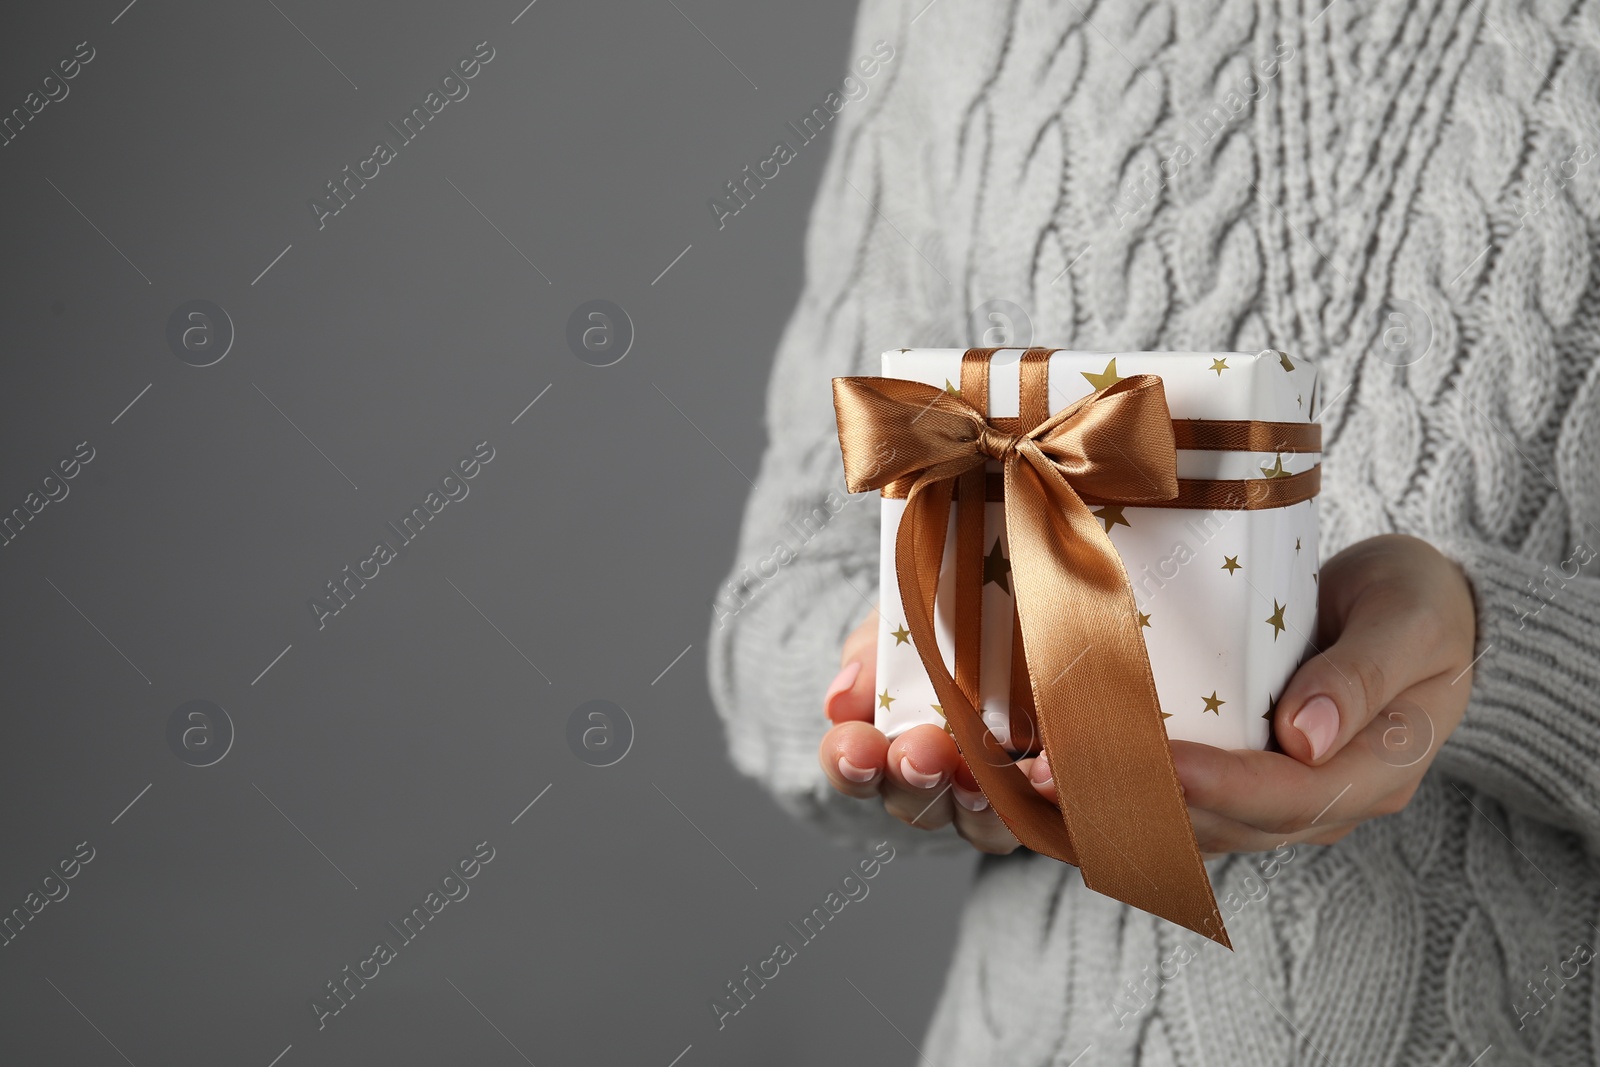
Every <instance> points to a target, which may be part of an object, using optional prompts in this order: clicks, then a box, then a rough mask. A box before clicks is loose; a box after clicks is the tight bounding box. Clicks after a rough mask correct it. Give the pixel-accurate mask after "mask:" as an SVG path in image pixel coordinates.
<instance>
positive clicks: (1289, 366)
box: [1278, 352, 1294, 370]
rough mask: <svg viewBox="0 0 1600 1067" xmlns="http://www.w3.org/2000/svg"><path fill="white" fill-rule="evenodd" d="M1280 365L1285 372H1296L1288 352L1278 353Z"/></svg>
mask: <svg viewBox="0 0 1600 1067" xmlns="http://www.w3.org/2000/svg"><path fill="white" fill-rule="evenodd" d="M1278 363H1279V365H1281V366H1282V367H1283V369H1284V370H1294V364H1293V363H1290V362H1289V353H1287V352H1279V353H1278Z"/></svg>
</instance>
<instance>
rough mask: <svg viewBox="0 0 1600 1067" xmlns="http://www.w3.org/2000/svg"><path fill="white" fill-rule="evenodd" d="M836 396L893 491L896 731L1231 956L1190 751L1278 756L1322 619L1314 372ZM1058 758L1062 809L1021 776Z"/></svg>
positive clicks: (888, 637) (1024, 370)
mask: <svg viewBox="0 0 1600 1067" xmlns="http://www.w3.org/2000/svg"><path fill="white" fill-rule="evenodd" d="M882 360H883V363H882V366H883V376H882V377H877V378H836V379H834V383H833V386H834V406H835V410H836V414H837V416H838V422H839V440H840V448H841V452H842V455H843V458H844V464H845V473H846V482H847V485H848V486H849V488H850V489H851V491H852V492H858V491H862V490H865V489H879V490H881V492H882V496H883V501H882V509H883V510H882V518H883V522H882V572H881V581H880V603H879V620H880V624H879V627H880V628H879V633H878V662H877V684H878V687H879V693H878V708H877V713H876V721H877V725H878V727H879V728H880V729H881V730H883V732H884V733H885V734H887V735H889V736H891V737H893V736H895V735H898V734H900V733H903V732H904V731H906V730H908V729H910V728H911V727H913V726H916V725H919V724H924V723H926V724H932V725H942V726H943V727H944V728H945V729H947V730H948V731H949V732H950V733H951V734H952V736H953V737H954V738H955V741H956V744H957V745H958V747H959V748H960V750H961V753H962V756H963V757H964V759H965V760H966V762H967V764H968V766H969V767H971V768H972V771H973V773H974V775H975V777H976V778H977V780H978V784H979V786H980V788H981V789H982V790H983V791H984V794H985V795H986V796H987V797H988V798H989V800H990V802H991V803H992V804H993V806H994V810H995V812H996V814H998V815H999V816H1000V818H1001V819H1002V820H1004V822H1005V823H1006V825H1007V826H1008V827H1009V828H1010V829H1011V831H1012V832H1013V833H1014V834H1015V835H1016V836H1017V838H1018V840H1020V841H1021V842H1022V844H1024V845H1025V846H1027V847H1028V848H1030V849H1033V850H1034V851H1036V852H1041V853H1044V854H1046V855H1050V856H1054V857H1055V858H1057V859H1060V860H1063V861H1065V862H1068V863H1074V864H1076V865H1077V866H1079V867H1080V869H1081V870H1082V873H1083V877H1084V881H1085V883H1086V884H1087V885H1088V886H1089V887H1090V888H1091V889H1095V890H1097V891H1100V892H1103V893H1106V894H1108V895H1111V896H1114V897H1116V898H1117V899H1119V900H1123V901H1125V902H1127V903H1129V904H1132V905H1134V906H1136V907H1139V908H1142V909H1144V910H1146V911H1149V912H1152V913H1153V914H1157V915H1161V916H1163V917H1165V918H1168V919H1170V920H1172V921H1173V922H1177V923H1179V924H1181V925H1184V926H1186V927H1188V928H1190V929H1192V930H1195V931H1197V932H1200V933H1202V934H1204V935H1205V936H1207V937H1210V938H1212V939H1213V940H1216V941H1218V942H1219V943H1221V944H1224V945H1227V944H1228V940H1227V934H1226V931H1225V930H1224V929H1223V928H1222V920H1221V915H1220V913H1218V911H1217V908H1216V902H1215V899H1214V897H1213V895H1212V893H1211V886H1210V882H1209V880H1208V878H1207V876H1206V873H1205V869H1204V867H1203V865H1202V863H1201V858H1200V854H1199V850H1198V847H1197V846H1196V844H1195V840H1194V833H1193V828H1192V826H1191V825H1190V823H1189V818H1188V813H1187V809H1186V808H1185V806H1184V802H1183V796H1182V791H1181V789H1180V787H1179V785H1178V780H1177V774H1176V771H1175V769H1174V767H1173V763H1172V756H1171V751H1170V748H1169V747H1168V740H1169V739H1170V738H1179V739H1183V740H1189V741H1198V742H1202V743H1206V744H1211V745H1216V746H1221V747H1230V748H1256V749H1259V748H1264V747H1265V746H1266V745H1267V743H1268V739H1269V737H1270V735H1271V715H1272V709H1273V706H1274V703H1275V701H1276V699H1277V696H1278V695H1279V694H1280V693H1281V692H1282V690H1283V687H1284V685H1285V683H1286V682H1287V681H1288V679H1289V677H1290V676H1291V675H1292V673H1293V672H1294V669H1295V667H1296V666H1297V665H1298V664H1299V663H1300V661H1301V660H1302V658H1303V657H1304V656H1305V655H1306V653H1307V651H1308V650H1309V648H1310V647H1311V640H1312V635H1313V633H1314V626H1315V621H1316V597H1317V545H1316V528H1317V520H1316V500H1315V497H1316V494H1317V491H1318V489H1319V485H1320V472H1321V468H1320V464H1319V460H1320V449H1321V431H1320V427H1318V426H1317V425H1316V424H1315V422H1314V421H1312V420H1313V415H1312V413H1313V412H1314V411H1315V410H1316V403H1317V396H1316V385H1317V382H1316V371H1315V368H1314V367H1313V366H1312V365H1311V364H1310V363H1308V362H1306V361H1304V360H1300V359H1297V358H1292V357H1291V356H1290V355H1288V354H1286V353H1283V352H1276V351H1268V352H1262V353H1259V354H1255V355H1250V354H1246V353H1238V352H1208V353H1186V352H1163V353H1153V352H1114V353H1113V352H1100V353H1081V352H1064V351H1056V350H1051V349H1040V348H1034V349H1028V350H1026V351H1023V350H1015V349H967V350H961V349H900V350H896V351H891V352H886V353H884V354H883V357H882ZM1037 751H1043V752H1045V753H1046V754H1048V756H1049V758H1050V765H1051V768H1052V770H1053V771H1054V778H1055V784H1056V792H1057V794H1058V800H1057V801H1056V803H1055V804H1051V803H1050V802H1048V801H1046V800H1044V799H1043V798H1041V797H1040V796H1039V795H1038V793H1037V792H1036V791H1035V790H1034V789H1033V787H1032V785H1031V784H1030V783H1029V782H1028V781H1027V780H1026V779H1025V777H1024V776H1023V775H1022V774H1021V772H1020V770H1018V768H1017V767H1016V762H1017V760H1018V759H1019V758H1020V757H1021V756H1022V755H1025V754H1028V753H1032V752H1037Z"/></svg>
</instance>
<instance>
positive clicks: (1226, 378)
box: [876, 348, 1321, 751]
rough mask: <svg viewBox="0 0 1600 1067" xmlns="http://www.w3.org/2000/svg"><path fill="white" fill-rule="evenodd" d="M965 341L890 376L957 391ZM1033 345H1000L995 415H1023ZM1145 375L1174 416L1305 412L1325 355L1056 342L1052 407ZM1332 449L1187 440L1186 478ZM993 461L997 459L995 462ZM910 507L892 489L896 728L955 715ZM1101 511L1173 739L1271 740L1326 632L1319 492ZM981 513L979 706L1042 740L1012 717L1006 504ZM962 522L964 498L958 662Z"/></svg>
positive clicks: (886, 723) (947, 626) (887, 357)
mask: <svg viewBox="0 0 1600 1067" xmlns="http://www.w3.org/2000/svg"><path fill="white" fill-rule="evenodd" d="M964 352H965V350H964V349H959V348H951V349H897V350H893V351H889V352H885V353H884V354H883V357H882V358H883V375H884V376H885V377H889V378H906V379H910V380H912V381H918V382H923V383H926V384H928V385H934V386H938V387H940V388H944V389H947V390H951V391H955V390H957V389H958V387H959V383H960V381H961V361H962V356H963V354H964ZM1021 356H1022V350H1021V349H1008V350H1003V351H1000V352H996V353H995V354H994V356H993V358H992V361H991V363H990V369H989V398H990V399H989V411H988V412H987V415H988V417H989V418H1006V417H1012V418H1014V417H1016V416H1017V414H1018V408H1019V404H1020V400H1019V397H1020V388H1021V375H1020V371H1019V367H1020V358H1021ZM1135 374H1154V375H1159V376H1160V377H1161V379H1162V383H1163V387H1164V389H1165V392H1166V397H1167V405H1168V408H1169V410H1170V412H1171V415H1172V418H1174V419H1218V420H1224V419H1225V420H1252V421H1259V422H1280V423H1291V422H1299V423H1307V422H1310V421H1312V415H1313V413H1314V412H1315V411H1316V407H1315V403H1316V400H1317V396H1316V369H1315V367H1314V366H1313V365H1312V364H1311V363H1309V362H1307V361H1305V360H1302V359H1299V358H1298V357H1290V356H1288V355H1285V354H1284V353H1281V352H1275V351H1267V352H1262V353H1259V354H1256V355H1247V354H1243V353H1238V352H1207V353H1199V352H1098V353H1086V352H1055V353H1053V354H1052V355H1051V356H1050V357H1049V409H1050V413H1051V414H1052V415H1053V414H1055V413H1056V412H1058V411H1060V410H1061V409H1062V408H1064V407H1066V406H1068V405H1069V404H1071V403H1073V402H1074V401H1076V400H1078V399H1080V398H1082V397H1084V396H1088V395H1089V394H1091V393H1093V392H1095V391H1096V390H1098V389H1100V388H1103V387H1104V386H1106V385H1109V384H1111V383H1112V382H1113V381H1115V380H1116V379H1118V378H1126V377H1130V376H1132V375H1135ZM1320 459H1321V456H1320V454H1319V453H1315V452H1278V453H1274V452H1221V451H1217V452H1211V451H1191V450H1180V451H1179V452H1178V453H1177V474H1178V477H1179V478H1203V479H1229V480H1238V479H1251V480H1254V479H1270V478H1273V477H1282V476H1284V475H1285V474H1297V473H1300V472H1302V471H1306V470H1309V469H1311V468H1312V467H1313V466H1315V465H1317V463H1318V462H1319V461H1320ZM989 469H990V470H991V471H998V470H999V469H1000V466H999V464H998V463H996V462H994V461H990V463H989ZM905 504H906V502H905V500H903V499H892V498H889V497H885V498H884V499H883V501H882V508H883V512H882V515H883V522H882V532H881V540H880V570H879V596H880V603H879V624H878V689H879V693H878V708H877V717H876V724H877V727H878V729H880V730H882V731H883V732H884V734H886V735H887V736H889V737H895V736H897V735H898V734H901V733H904V732H905V731H906V730H908V729H910V728H911V727H913V726H917V725H921V724H924V723H928V724H932V725H936V726H942V725H943V723H944V719H943V716H942V715H941V714H940V712H939V711H938V710H937V709H938V703H939V698H938V697H937V696H936V695H935V694H934V691H933V685H932V683H931V682H929V681H928V676H927V672H926V671H925V669H924V668H923V665H922V660H921V659H920V657H919V656H918V654H917V650H916V647H915V646H914V644H913V643H912V640H911V637H910V633H909V631H908V629H907V627H906V622H905V611H904V608H903V607H902V606H901V602H900V589H899V584H898V580H897V578H896V568H895V534H896V531H897V530H898V529H899V525H900V517H901V515H902V514H903V513H904V511H905ZM1094 510H1095V512H1096V513H1097V516H1098V517H1100V519H1101V521H1102V522H1103V523H1104V524H1105V526H1106V529H1107V533H1108V534H1109V536H1110V538H1111V542H1112V544H1113V546H1114V547H1115V548H1116V550H1117V553H1118V555H1119V556H1121V558H1122V563H1123V568H1124V570H1126V572H1127V574H1128V579H1129V581H1130V583H1131V584H1132V587H1133V593H1134V599H1135V601H1136V603H1137V605H1138V611H1139V614H1140V622H1141V626H1142V632H1143V634H1144V639H1145V647H1146V649H1147V650H1148V652H1149V656H1150V667H1151V671H1152V673H1153V675H1154V677H1155V685H1156V693H1157V695H1158V697H1159V698H1160V702H1161V713H1162V719H1163V722H1164V724H1165V725H1166V728H1167V736H1168V737H1169V738H1178V739H1181V740H1185V741H1198V742H1202V743H1204V744H1208V745H1215V746H1217V747H1220V748H1251V749H1261V748H1265V747H1266V746H1267V742H1268V739H1269V737H1270V736H1271V730H1272V724H1271V709H1272V708H1273V706H1274V704H1275V703H1276V701H1277V698H1278V696H1279V695H1280V694H1281V693H1282V692H1283V687H1284V685H1285V683H1286V682H1287V681H1288V680H1289V677H1290V676H1291V675H1292V674H1293V673H1294V670H1295V668H1296V667H1297V666H1298V665H1299V664H1300V662H1301V661H1302V660H1303V659H1304V658H1305V657H1306V656H1307V655H1308V654H1310V650H1311V647H1312V640H1313V638H1314V636H1315V625H1316V617H1317V612H1316V604H1317V567H1318V562H1317V501H1316V498H1315V497H1312V498H1311V499H1310V500H1305V501H1301V502H1300V503H1297V504H1291V505H1289V506H1287V507H1277V508H1261V509H1258V510H1220V509H1219V510H1202V509H1186V508H1155V507H1134V506H1125V507H1120V508H1118V507H1111V508H1100V507H1096V508H1094ZM984 512H985V517H984V526H985V530H984V554H985V557H986V563H985V568H984V572H985V581H984V584H983V616H982V651H981V669H980V672H979V695H980V697H981V705H980V708H979V710H980V712H981V714H982V716H983V720H984V722H985V724H987V725H988V727H989V729H990V730H991V732H993V733H994V735H995V738H996V739H997V740H998V741H999V742H1000V743H1001V744H1002V745H1004V746H1006V747H1007V748H1009V749H1012V750H1013V751H1025V750H1028V749H1036V748H1037V741H1036V740H1035V739H1034V738H1033V737H1032V734H1033V733H1035V732H1036V731H1033V730H1032V729H1031V724H1029V723H1027V722H1026V721H1019V722H1018V723H1016V724H1013V723H1012V721H1011V714H1010V689H1011V684H1012V662H1011V657H1012V648H1011V642H1012V635H1013V633H1014V625H1013V615H1014V610H1015V609H1014V604H1013V600H1012V594H1011V590H1010V582H1009V574H1008V572H1009V555H1010V551H1009V547H1008V544H1007V539H1006V530H1005V505H1004V503H1003V502H996V501H989V502H988V503H986V504H985V505H984ZM955 521H956V520H955V514H954V509H952V514H951V518H950V529H949V533H948V535H947V538H946V542H945V554H944V565H943V567H942V569H941V571H940V575H939V591H938V597H937V601H936V612H935V619H934V622H935V630H936V633H937V637H938V643H939V650H940V653H941V655H942V657H943V659H944V662H945V666H946V668H947V669H950V670H951V671H952V672H953V671H954V637H953V632H954V627H953V624H952V616H953V614H954V605H955V591H954V587H955V574H954V570H955V568H954V566H953V565H952V561H953V558H954V554H955V553H954V545H955ZM1069 677H1070V675H1069ZM1013 727H1015V729H1014V728H1013Z"/></svg>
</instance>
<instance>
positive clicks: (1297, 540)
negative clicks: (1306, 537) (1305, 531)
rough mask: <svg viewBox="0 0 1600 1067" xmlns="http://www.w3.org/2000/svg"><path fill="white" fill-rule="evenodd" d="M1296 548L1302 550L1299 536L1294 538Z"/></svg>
mask: <svg viewBox="0 0 1600 1067" xmlns="http://www.w3.org/2000/svg"><path fill="white" fill-rule="evenodd" d="M1294 550H1295V551H1296V552H1298V551H1300V538H1298V537H1296V538H1295V539H1294Z"/></svg>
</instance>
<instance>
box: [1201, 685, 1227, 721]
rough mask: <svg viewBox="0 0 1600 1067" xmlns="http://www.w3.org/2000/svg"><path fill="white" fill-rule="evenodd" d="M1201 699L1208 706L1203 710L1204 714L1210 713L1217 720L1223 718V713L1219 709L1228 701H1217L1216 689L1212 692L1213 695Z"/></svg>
mask: <svg viewBox="0 0 1600 1067" xmlns="http://www.w3.org/2000/svg"><path fill="white" fill-rule="evenodd" d="M1200 699H1201V700H1204V701H1205V702H1206V706H1205V707H1204V708H1203V709H1202V714H1203V713H1204V712H1207V711H1209V712H1210V713H1211V714H1213V715H1215V716H1216V717H1217V718H1219V719H1220V718H1222V712H1221V711H1219V710H1218V709H1219V708H1221V707H1222V705H1224V704H1226V703H1227V701H1226V700H1218V699H1217V691H1216V690H1215V689H1213V690H1212V691H1211V695H1210V696H1208V697H1201V698H1200Z"/></svg>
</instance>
